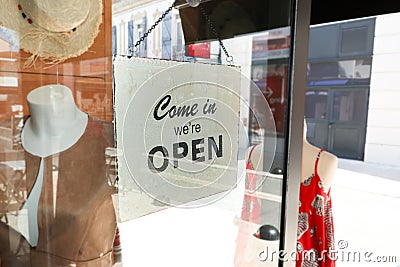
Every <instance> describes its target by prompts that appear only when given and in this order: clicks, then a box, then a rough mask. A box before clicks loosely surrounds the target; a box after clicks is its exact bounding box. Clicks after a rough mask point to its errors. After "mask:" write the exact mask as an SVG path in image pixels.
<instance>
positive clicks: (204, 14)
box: [128, 0, 233, 64]
mask: <svg viewBox="0 0 400 267" xmlns="http://www.w3.org/2000/svg"><path fill="white" fill-rule="evenodd" d="M177 3H178V0H175V1H174V3H172V5H171V6H170V7H169V8H168V9H167V10H165V11H164V12H163V13H162V15H161V16H160V17H159V18H158V19H157V20H156V22H154V24H153V25H152V26H151V27H150V28H149V29H148V30H147V31H146V32H145V33H144V34H143V35H142V36H141V37H140V39H139V40H138V41H137V42H136V44H135V45H134V47H129V48H128V54H130V55H131V54H133V53H134V52H136V48H137V47H138V46H139V45H140V44H141V43H142V42H143V41H144V40H145V39H146V38H147V36H148V35H149V34H150V33H151V32H152V31H153V30H154V29H155V28H156V27H157V26H158V24H160V22H161V21H162V20H163V19H164V18H165V17H166V16H167V15H168V13H169V12H171V11H172V9H173V8H174V7H175V6H176V4H177ZM199 8H200V11H201V13H202V14H203V16H204V18H205V19H206V20H207V23H208V25H209V26H210V28H211V31H212V32H213V34H214V36H215V37H216V38H217V39H218V42H219V45H220V46H221V48H222V50H223V51H224V53H225V56H226V62H228V63H230V64H233V57H232V56H231V55H229V53H228V50H227V49H226V47H225V45H224V43H223V42H222V40H221V38H220V36H219V34H218V32H217V30H216V29H215V27H214V24H213V23H212V21H211V19H210V17H209V16H208V15H207V13H206V11H205V10H204V8H203V6H202V5H201V4H200V6H199Z"/></svg>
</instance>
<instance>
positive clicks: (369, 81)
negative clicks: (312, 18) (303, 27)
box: [306, 13, 400, 166]
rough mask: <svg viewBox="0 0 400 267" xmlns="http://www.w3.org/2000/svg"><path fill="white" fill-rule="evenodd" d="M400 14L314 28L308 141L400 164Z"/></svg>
mask: <svg viewBox="0 0 400 267" xmlns="http://www.w3.org/2000/svg"><path fill="white" fill-rule="evenodd" d="M399 23H400V14H399V13H397V14H390V15H383V16H377V17H374V18H368V19H360V20H353V21H345V22H340V23H332V24H326V25H319V26H315V27H312V28H311V32H310V46H309V64H308V79H307V80H308V83H307V93H306V94H307V95H306V118H307V123H308V133H307V135H308V139H309V140H310V141H311V142H312V143H314V144H316V145H318V146H320V147H323V148H325V149H327V150H329V151H331V152H333V153H335V154H336V155H338V156H340V157H344V158H351V159H359V160H364V161H367V162H374V163H382V164H389V165H397V166H399V165H400V141H399V139H398V136H399V133H400V119H399V118H400V106H399V105H398V103H397V99H398V98H399V96H400V91H399V90H398V89H397V87H396V86H397V84H399V82H400V80H399V77H400V75H399V72H400V68H399V64H398V62H399V59H400V49H399V46H398V44H399V43H400V39H399V37H398V36H399V33H400V30H399V29H398V27H397V25H399Z"/></svg>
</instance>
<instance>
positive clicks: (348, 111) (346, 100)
mask: <svg viewBox="0 0 400 267" xmlns="http://www.w3.org/2000/svg"><path fill="white" fill-rule="evenodd" d="M333 101H334V103H333V120H335V121H356V122H362V121H363V120H364V118H365V116H366V114H365V103H366V91H361V90H360V91H351V92H347V91H336V92H334V99H333Z"/></svg>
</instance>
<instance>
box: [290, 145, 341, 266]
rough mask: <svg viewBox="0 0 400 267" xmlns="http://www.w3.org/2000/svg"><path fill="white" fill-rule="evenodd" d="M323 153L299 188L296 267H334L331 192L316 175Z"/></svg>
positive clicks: (319, 154)
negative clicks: (311, 172)
mask: <svg viewBox="0 0 400 267" xmlns="http://www.w3.org/2000/svg"><path fill="white" fill-rule="evenodd" d="M322 152H323V150H320V151H319V153H318V156H317V158H316V160H315V165H314V173H313V174H312V175H311V176H310V177H309V178H307V180H305V181H304V182H302V183H301V185H300V202H299V218H298V226H297V254H298V258H297V261H296V267H334V266H336V264H335V256H336V255H335V254H334V250H335V244H334V232H333V219H332V203H331V191H330V189H329V190H328V192H326V191H325V190H324V188H323V184H322V181H321V178H320V176H319V175H318V162H319V159H320V156H321V153H322Z"/></svg>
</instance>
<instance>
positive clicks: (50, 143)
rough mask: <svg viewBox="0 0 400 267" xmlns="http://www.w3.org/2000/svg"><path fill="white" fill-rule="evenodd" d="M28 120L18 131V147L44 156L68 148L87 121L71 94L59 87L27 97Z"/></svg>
mask: <svg viewBox="0 0 400 267" xmlns="http://www.w3.org/2000/svg"><path fill="white" fill-rule="evenodd" d="M27 100H28V106H29V110H30V113H31V117H30V118H29V119H28V120H27V121H26V124H25V126H24V129H23V130H22V136H21V137H22V145H23V146H24V148H25V150H26V151H28V152H30V153H31V154H33V155H37V156H41V157H46V156H49V155H52V154H55V153H58V152H61V151H63V150H66V149H68V148H69V147H71V146H72V145H73V144H75V143H76V142H77V141H78V139H79V138H80V137H81V136H82V134H83V133H84V131H85V129H86V125H87V122H88V116H87V114H85V113H83V112H82V111H81V110H79V109H78V108H77V107H76V105H75V103H74V100H73V97H72V93H71V91H70V90H69V89H68V88H67V87H65V86H62V85H51V86H45V87H39V88H38V89H36V90H34V91H32V92H31V93H30V94H29V95H28V98H27Z"/></svg>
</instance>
